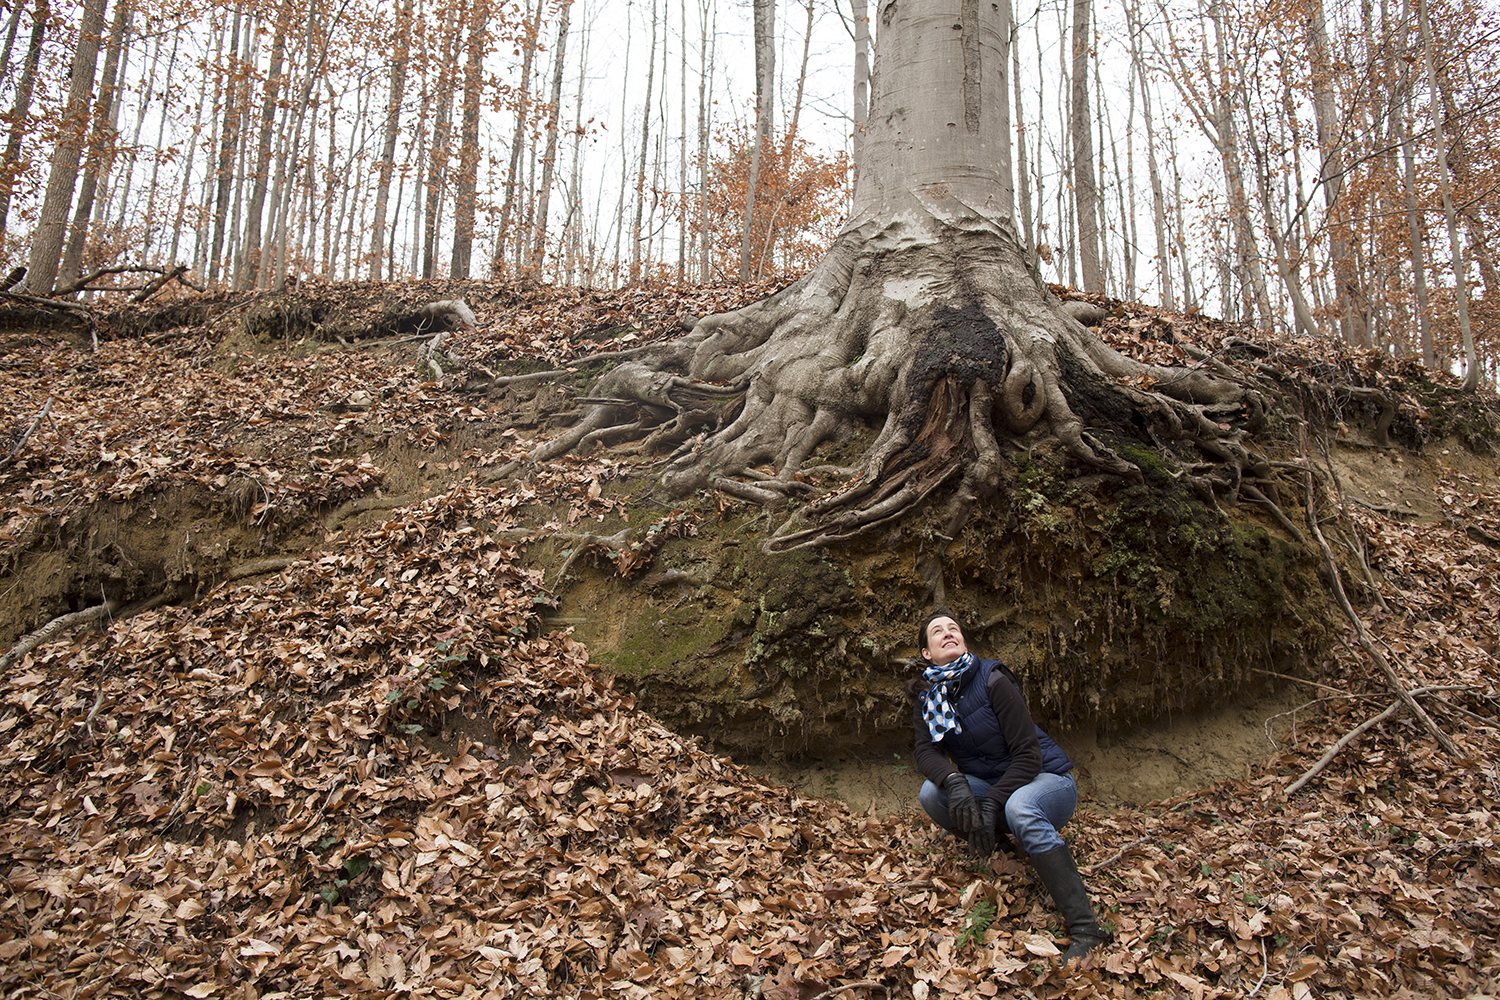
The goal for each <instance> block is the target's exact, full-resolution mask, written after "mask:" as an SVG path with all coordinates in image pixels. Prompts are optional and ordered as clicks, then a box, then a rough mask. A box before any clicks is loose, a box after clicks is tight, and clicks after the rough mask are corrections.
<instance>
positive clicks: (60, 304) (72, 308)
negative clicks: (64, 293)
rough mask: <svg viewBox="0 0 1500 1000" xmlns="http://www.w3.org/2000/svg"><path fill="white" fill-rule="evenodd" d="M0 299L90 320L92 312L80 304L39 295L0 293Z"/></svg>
mask: <svg viewBox="0 0 1500 1000" xmlns="http://www.w3.org/2000/svg"><path fill="white" fill-rule="evenodd" d="M0 297H3V298H7V299H15V300H16V301H17V302H25V303H28V304H29V305H34V306H46V307H48V308H49V309H62V310H64V311H66V312H75V313H81V314H82V315H84V316H87V317H90V318H92V316H93V315H94V310H92V309H90V308H89V307H88V306H86V305H84V304H83V303H81V302H68V301H66V300H64V299H44V298H42V297H41V296H39V295H27V294H25V293H23V292H12V291H0Z"/></svg>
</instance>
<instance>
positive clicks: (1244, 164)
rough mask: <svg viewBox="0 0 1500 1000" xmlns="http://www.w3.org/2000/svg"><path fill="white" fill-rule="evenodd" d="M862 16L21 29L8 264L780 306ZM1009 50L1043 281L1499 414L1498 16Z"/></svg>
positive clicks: (853, 90)
mask: <svg viewBox="0 0 1500 1000" xmlns="http://www.w3.org/2000/svg"><path fill="white" fill-rule="evenodd" d="M866 6H867V5H866V4H864V3H853V4H832V3H827V2H811V0H810V2H808V3H806V4H795V3H794V4H783V5H781V8H780V9H779V10H778V9H775V5H774V4H771V3H765V2H762V3H757V4H753V5H752V4H748V3H746V4H719V3H717V2H714V0H694V2H693V3H691V4H689V3H688V2H687V0H679V2H678V3H677V4H676V5H673V4H672V3H671V2H670V0H660V2H657V0H652V2H650V3H644V2H641V0H632V2H629V3H625V4H618V3H611V4H603V3H579V4H575V3H573V2H571V0H569V2H564V3H556V2H542V0H538V2H536V3H530V2H528V3H495V2H486V3H477V4H445V3H441V2H430V0H429V2H417V0H409V2H400V3H389V4H387V3H367V2H359V0H346V2H342V3H321V2H320V3H311V4H292V3H286V2H280V3H270V2H268V3H248V4H241V5H236V6H233V7H225V6H222V5H209V4H193V3H178V4H173V5H168V6H165V7H163V6H152V7H142V6H138V5H134V4H131V3H119V4H116V5H114V6H112V7H110V8H109V9H108V10H107V11H106V9H105V8H106V4H105V2H104V0H89V2H86V3H83V4H66V5H58V4H56V3H55V2H53V0H36V2H33V3H13V4H11V5H9V9H8V11H7V13H6V16H5V19H4V28H3V30H4V35H3V41H0V67H3V68H4V71H3V75H0V81H3V82H0V107H3V108H4V109H5V117H4V128H5V149H4V160H3V165H0V264H3V265H6V266H7V268H9V267H10V266H15V265H26V266H28V267H29V268H30V272H31V274H30V277H28V278H27V279H26V281H25V284H24V287H21V286H18V285H16V284H15V282H12V285H13V286H15V287H16V288H17V290H18V291H20V292H24V293H30V294H38V293H40V294H48V293H50V292H51V291H53V290H54V289H56V288H81V287H85V286H88V287H97V288H103V287H108V286H110V285H111V284H113V285H114V286H115V287H119V286H121V285H127V286H128V285H131V280H130V279H128V278H127V277H125V276H123V275H111V274H108V273H104V274H101V273H100V272H101V271H105V272H107V271H108V269H114V268H131V267H154V268H159V269H171V268H172V267H174V266H176V265H179V264H181V265H182V266H183V267H185V268H186V271H185V274H184V275H183V277H184V278H186V280H188V281H191V282H193V283H195V284H198V285H212V286H215V287H234V288H241V289H243V288H265V287H280V286H281V285H283V284H284V283H285V282H287V281H305V280H322V281H344V280H353V279H366V278H375V279H379V278H402V277H434V276H451V277H460V278H462V277H470V276H474V277H482V276H490V275H494V276H512V275H521V274H524V275H529V276H531V277H534V278H536V279H538V280H542V281H547V282H555V283H559V284H577V285H583V286H587V287H615V286H618V285H619V284H621V283H624V282H633V281H640V280H647V279H650V280H666V279H671V280H693V281H703V280H710V281H712V280H723V279H725V278H733V277H736V276H738V277H740V278H742V279H743V278H748V277H766V276H770V275H775V274H780V273H795V272H800V271H802V270H805V269H806V268H808V267H809V266H811V264H812V263H813V262H814V261H816V259H817V258H818V256H819V255H820V254H821V253H822V251H823V249H824V248H826V246H827V245H828V243H829V241H830V239H831V237H832V235H833V234H834V233H836V232H837V230H838V227H839V225H840V223H841V221H842V219H843V217H844V214H845V211H846V209H847V205H848V198H849V194H850V191H851V190H852V182H853V178H854V176H855V164H856V162H857V159H858V150H859V145H860V135H861V127H862V122H863V119H864V116H865V114H866V113H867V112H866V106H867V104H868V100H867V95H868V93H869V91H868V79H867V78H868V72H869V66H870V62H871V59H870V57H871V54H872V52H873V48H874V46H875V45H876V43H877V42H876V39H875V38H874V37H872V35H873V34H875V33H870V32H867V31H866V30H865V28H866V27H867V26H868V20H869V19H868V11H867V10H866ZM1429 8H1430V9H1429ZM756 19H760V24H759V28H758V29H757V27H756V25H755V21H756ZM1013 20H1014V31H1013V35H1012V46H1011V57H1012V58H1011V65H1010V66H1009V67H1008V70H1007V73H1006V74H1005V79H1000V80H997V81H996V83H997V84H998V85H1000V86H1001V87H1002V88H1003V89H1002V93H1006V94H1008V95H1009V98H1010V100H1009V101H1008V103H1013V105H1014V110H1013V113H1012V126H1013V130H1014V136H1015V141H1014V144H1013V148H1012V149H1011V150H1010V151H1009V155H1010V161H1011V162H1010V169H1011V171H1012V176H1013V178H1014V184H1013V187H1014V192H1015V194H1014V197H1015V201H1016V227H1017V230H1018V233H1019V235H1020V236H1021V238H1022V240H1023V243H1024V245H1026V246H1029V247H1031V248H1033V249H1034V250H1035V252H1036V254H1037V259H1038V264H1039V267H1040V269H1041V271H1042V273H1043V274H1044V276H1046V277H1047V278H1048V279H1049V280H1055V281H1057V282H1059V283H1062V284H1067V285H1070V286H1073V287H1078V288H1081V289H1083V290H1085V291H1087V292H1097V293H1105V294H1108V295H1111V296H1114V297H1117V298H1122V299H1127V300H1132V301H1135V300H1139V301H1147V302H1156V303H1159V304H1161V305H1162V306H1164V307H1167V308H1182V309H1184V310H1186V311H1194V310H1199V309H1204V310H1207V311H1208V312H1210V313H1211V314H1216V315H1219V316H1221V317H1222V318H1224V319H1226V320H1230V321H1244V322H1247V323H1253V324H1255V325H1257V326H1259V327H1261V328H1262V329H1268V330H1288V331H1290V330H1295V331H1297V332H1299V333H1301V334H1304V335H1306V334H1311V333H1313V332H1316V331H1325V332H1336V333H1337V334H1338V335H1339V336H1341V337H1342V338H1343V339H1345V340H1346V341H1347V342H1349V343H1350V344H1353V345H1356V346H1376V347H1378V348H1380V349H1382V350H1386V351H1389V352H1393V353H1397V354H1400V353H1413V354H1416V355H1419V356H1421V357H1422V358H1423V359H1424V361H1425V363H1426V364H1427V365H1428V366H1429V367H1441V366H1451V365H1455V364H1456V365H1458V366H1459V367H1460V368H1464V367H1466V363H1465V361H1464V360H1463V348H1462V342H1463V339H1464V329H1465V328H1467V329H1469V330H1470V332H1471V335H1472V337H1473V338H1474V341H1475V344H1476V350H1477V357H1478V358H1479V361H1478V364H1479V366H1481V367H1482V368H1483V369H1484V371H1485V373H1486V374H1487V375H1488V376H1489V377H1490V380H1491V381H1493V377H1494V375H1495V372H1496V368H1495V365H1496V360H1495V358H1496V352H1495V350H1494V345H1493V339H1494V337H1495V336H1496V333H1495V330H1494V327H1495V322H1496V321H1495V319H1494V317H1493V316H1492V314H1491V313H1492V308H1491V307H1490V306H1489V305H1488V303H1489V302H1491V301H1493V298H1494V296H1493V295H1492V294H1490V291H1491V289H1493V288H1494V287H1495V283H1496V281H1497V280H1500V271H1497V269H1496V264H1495V254H1494V250H1493V248H1492V245H1491V244H1492V237H1491V232H1492V230H1493V228H1494V226H1495V194H1494V190H1493V185H1491V184H1490V183H1489V182H1488V181H1487V178H1489V177H1491V176H1493V174H1494V164H1493V163H1492V162H1491V160H1492V159H1493V157H1494V155H1495V148H1496V145H1497V144H1496V143H1494V142H1493V141H1492V138H1491V136H1492V131H1493V129H1494V120H1495V115H1496V113H1497V111H1496V102H1497V98H1496V96H1495V95H1496V93H1497V88H1496V87H1495V86H1494V79H1495V74H1496V72H1497V70H1496V64H1495V48H1496V41H1495V20H1496V17H1495V11H1494V10H1492V9H1490V8H1488V7H1486V6H1485V5H1483V4H1481V3H1475V2H1468V3H1453V2H1437V3H1433V4H1430V5H1429V4H1426V3H1418V4H1413V3H1411V2H1409V0H1408V2H1403V3H1400V4H1395V3H1391V2H1389V0H1386V2H1382V3H1378V4H1377V3H1373V2H1369V0H1366V2H1362V3H1358V4H1356V3H1339V4H1332V5H1328V4H1324V3H1322V2H1304V3H1277V4H1232V3H1226V2H1215V3H1209V4H1198V5H1189V4H1173V3H1167V2H1160V0H1157V2H1152V3H1145V2H1143V0H1130V2H1128V3H1124V4H1114V3H1097V4H1096V3H1094V2H1092V0H1076V2H1074V3H1071V4H1062V3H1054V4H1048V5H1043V4H1039V5H1037V6H1035V7H1034V8H1030V9H1028V8H1026V7H1024V6H1017V8H1016V10H1015V11H1014V18H1013ZM1424 26H1425V28H1426V30H1425V32H1424ZM1429 55H1430V56H1431V58H1429ZM762 94H763V95H765V99H764V100H761V99H760V96H759V95H762ZM761 109H763V110H764V113H763V114H761V113H760V110H761ZM1445 196H1446V197H1447V199H1448V200H1447V201H1446V202H1445V200H1444V199H1445ZM1450 216H1451V224H1450ZM38 237H42V238H40V239H39V238H38ZM137 284H138V283H137ZM132 287H134V286H132ZM1464 313H1468V314H1469V315H1463V314H1464ZM1465 374H1466V373H1465Z"/></svg>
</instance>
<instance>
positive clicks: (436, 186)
mask: <svg viewBox="0 0 1500 1000" xmlns="http://www.w3.org/2000/svg"><path fill="white" fill-rule="evenodd" d="M454 34H455V28H454V26H453V23H452V19H451V14H450V16H449V19H448V20H447V27H446V28H445V29H444V31H443V56H442V61H441V63H440V65H441V69H440V70H439V72H438V95H437V108H436V111H435V114H436V122H435V123H434V126H433V135H432V152H431V154H430V157H429V159H428V163H427V206H426V207H427V217H426V219H425V220H424V221H423V224H422V277H424V278H431V277H434V276H435V275H436V274H437V245H438V238H439V236H440V232H441V230H440V223H441V217H442V206H443V200H444V192H443V185H444V183H445V181H446V177H447V165H448V152H449V151H448V132H449V129H450V127H451V122H452V118H453V78H454V76H455V73H454V69H453V36H454Z"/></svg>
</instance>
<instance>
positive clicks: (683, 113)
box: [677, 0, 690, 285]
mask: <svg viewBox="0 0 1500 1000" xmlns="http://www.w3.org/2000/svg"><path fill="white" fill-rule="evenodd" d="M677 19H678V21H679V22H680V23H681V29H680V32H679V34H678V38H679V39H680V41H679V43H678V60H677V90H678V93H677V115H678V126H677V127H678V133H677V283H678V284H679V285H680V284H683V283H685V282H686V281H687V260H688V242H689V239H690V236H689V233H688V191H687V177H688V118H687V113H688V87H687V74H688V52H687V39H688V33H687V27H688V20H687V0H678V4H677Z"/></svg>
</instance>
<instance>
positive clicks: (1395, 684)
mask: <svg viewBox="0 0 1500 1000" xmlns="http://www.w3.org/2000/svg"><path fill="white" fill-rule="evenodd" d="M1306 475H1307V523H1308V526H1309V527H1311V528H1312V533H1313V538H1314V539H1316V540H1317V543H1318V547H1319V548H1320V549H1322V551H1323V561H1324V562H1325V563H1326V564H1327V566H1328V586H1329V588H1330V589H1331V590H1332V591H1333V596H1334V597H1335V599H1337V601H1338V605H1339V607H1340V608H1342V609H1343V612H1344V614H1345V615H1346V616H1348V618H1349V621H1350V622H1352V623H1353V624H1354V632H1355V635H1356V636H1358V638H1359V644H1360V646H1361V647H1363V649H1364V651H1365V654H1366V655H1367V656H1369V657H1370V659H1371V660H1373V661H1374V662H1375V665H1376V666H1378V667H1379V668H1380V670H1381V672H1382V673H1384V674H1385V679H1386V683H1388V684H1389V685H1390V686H1391V690H1392V691H1394V692H1395V693H1396V696H1397V697H1398V698H1400V699H1401V701H1402V703H1403V704H1405V705H1406V707H1407V708H1409V709H1411V713H1412V714H1413V715H1415V716H1416V717H1417V718H1418V719H1419V720H1421V722H1422V725H1423V726H1425V727H1426V729H1427V731H1428V732H1429V733H1431V734H1432V735H1433V738H1434V739H1436V740H1437V741H1438V745H1439V746H1441V747H1442V748H1443V749H1444V750H1445V751H1446V752H1447V753H1448V754H1449V755H1450V756H1454V757H1456V756H1458V755H1459V750H1458V745H1457V744H1456V743H1454V742H1453V740H1452V739H1450V738H1449V736H1448V734H1447V733H1445V732H1443V731H1442V730H1441V729H1439V728H1438V724H1437V723H1436V722H1434V721H1432V716H1430V715H1428V714H1427V711H1426V710H1425V709H1424V708H1422V706H1421V705H1419V704H1417V700H1416V698H1414V697H1412V694H1411V692H1410V691H1408V690H1407V689H1406V685H1405V684H1403V683H1401V678H1399V677H1397V676H1396V670H1395V668H1394V667H1392V666H1391V661H1390V660H1387V659H1386V658H1385V654H1384V653H1382V652H1381V651H1380V647H1379V646H1377V645H1375V642H1374V640H1372V639H1371V638H1370V633H1369V632H1368V631H1367V630H1366V629H1365V623H1364V622H1363V621H1362V620H1361V619H1360V617H1359V615H1358V614H1357V613H1355V610H1354V606H1353V605H1352V604H1350V603H1349V595H1348V594H1346V593H1344V583H1343V580H1342V579H1341V578H1340V577H1339V567H1338V563H1337V562H1335V561H1334V558H1333V549H1331V548H1330V547H1329V545H1328V540H1327V539H1326V538H1324V537H1323V532H1322V531H1321V530H1320V529H1319V528H1318V512H1317V510H1316V508H1315V506H1314V502H1313V498H1314V490H1313V478H1312V472H1311V471H1308V472H1307V473H1306Z"/></svg>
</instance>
